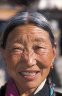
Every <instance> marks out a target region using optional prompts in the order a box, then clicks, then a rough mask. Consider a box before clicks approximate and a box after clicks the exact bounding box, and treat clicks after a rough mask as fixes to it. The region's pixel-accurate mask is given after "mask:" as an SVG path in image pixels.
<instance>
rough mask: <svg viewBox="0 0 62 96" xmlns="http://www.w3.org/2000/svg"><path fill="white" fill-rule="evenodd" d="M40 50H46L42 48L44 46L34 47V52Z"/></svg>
mask: <svg viewBox="0 0 62 96" xmlns="http://www.w3.org/2000/svg"><path fill="white" fill-rule="evenodd" d="M40 49H44V47H42V46H34V50H40Z"/></svg>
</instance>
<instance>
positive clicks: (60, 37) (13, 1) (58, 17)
mask: <svg viewBox="0 0 62 96" xmlns="http://www.w3.org/2000/svg"><path fill="white" fill-rule="evenodd" d="M27 8H28V9H29V8H31V9H32V10H37V11H38V12H40V13H42V14H43V15H45V16H46V17H47V18H48V20H49V21H50V24H51V26H52V30H53V34H54V36H55V39H56V42H57V49H56V51H57V57H56V60H55V62H54V70H53V73H51V78H52V81H53V83H54V85H55V86H56V89H58V90H59V91H62V0H0V43H1V38H2V34H3V31H4V27H5V24H6V22H7V20H8V19H10V18H11V17H12V16H14V15H15V14H17V13H18V12H19V11H22V10H24V9H27ZM6 80H7V72H6V68H5V64H4V61H3V60H2V56H1V51H0V87H1V86H2V85H3V84H4V83H5V82H6Z"/></svg>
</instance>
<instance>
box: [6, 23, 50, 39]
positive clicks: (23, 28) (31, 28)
mask: <svg viewBox="0 0 62 96" xmlns="http://www.w3.org/2000/svg"><path fill="white" fill-rule="evenodd" d="M15 37H16V38H18V37H21V38H25V39H26V38H30V39H34V38H39V39H41V38H44V39H45V38H46V37H47V38H48V37H49V34H48V32H47V31H45V30H43V29H41V28H40V27H37V26H35V25H33V24H27V25H20V26H17V27H15V28H14V29H13V30H12V32H10V33H9V36H8V38H13V39H14V38H15Z"/></svg>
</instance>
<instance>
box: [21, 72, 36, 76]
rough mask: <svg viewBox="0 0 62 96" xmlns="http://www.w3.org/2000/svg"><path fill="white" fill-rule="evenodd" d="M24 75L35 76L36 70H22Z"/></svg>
mask: <svg viewBox="0 0 62 96" xmlns="http://www.w3.org/2000/svg"><path fill="white" fill-rule="evenodd" d="M22 75H25V76H35V75H36V72H22Z"/></svg>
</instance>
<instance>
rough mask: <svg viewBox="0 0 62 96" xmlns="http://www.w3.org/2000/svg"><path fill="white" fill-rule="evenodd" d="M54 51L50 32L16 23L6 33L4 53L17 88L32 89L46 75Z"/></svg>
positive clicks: (30, 25)
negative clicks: (15, 25) (10, 30)
mask: <svg viewBox="0 0 62 96" xmlns="http://www.w3.org/2000/svg"><path fill="white" fill-rule="evenodd" d="M54 50H55V48H52V45H51V42H50V39H49V34H48V33H47V32H46V31H44V30H43V29H41V28H39V27H37V26H35V25H32V24H29V25H28V24H27V25H22V26H18V27H16V28H14V29H13V31H12V32H10V33H9V35H8V38H7V43H6V48H5V49H3V55H4V59H5V62H6V64H7V70H8V73H9V75H10V76H11V78H13V80H14V81H15V82H16V85H17V86H18V88H20V89H24V90H29V89H32V90H33V91H34V90H35V89H36V88H37V87H38V86H39V85H40V83H41V82H43V80H44V79H45V78H47V76H48V74H49V71H50V68H51V66H52V60H53V59H54V56H55V52H54Z"/></svg>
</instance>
